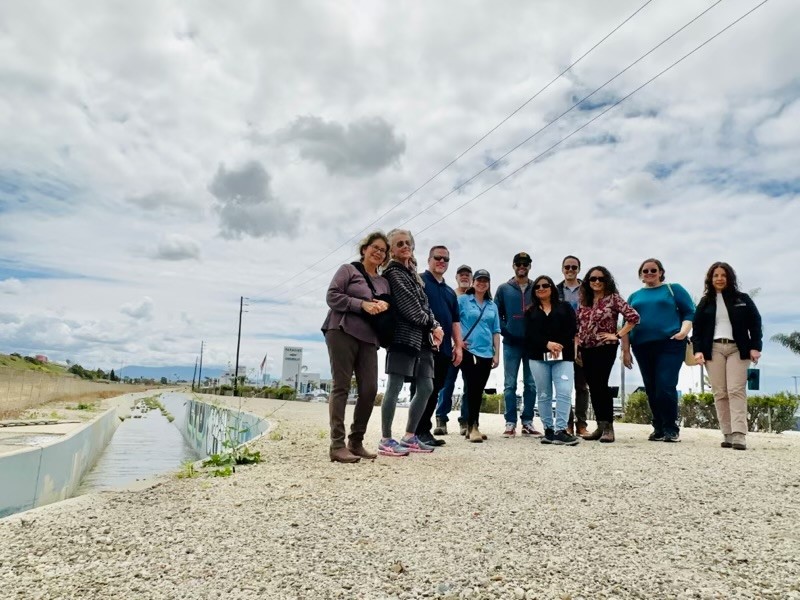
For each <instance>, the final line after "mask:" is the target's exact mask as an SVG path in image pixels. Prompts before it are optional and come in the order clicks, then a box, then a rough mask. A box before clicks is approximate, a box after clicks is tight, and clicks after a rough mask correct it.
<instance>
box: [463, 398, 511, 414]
mask: <svg viewBox="0 0 800 600" xmlns="http://www.w3.org/2000/svg"><path fill="white" fill-rule="evenodd" d="M463 400H466V398H464V399H462V401H463ZM481 412H484V413H494V414H497V413H500V412H503V394H484V395H483V400H482V401H481Z"/></svg>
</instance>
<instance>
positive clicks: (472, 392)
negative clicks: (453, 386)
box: [458, 269, 500, 443]
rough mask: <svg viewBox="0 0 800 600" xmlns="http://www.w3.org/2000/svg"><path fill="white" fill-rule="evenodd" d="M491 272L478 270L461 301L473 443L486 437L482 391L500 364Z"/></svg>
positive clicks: (463, 361)
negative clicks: (482, 417) (482, 430)
mask: <svg viewBox="0 0 800 600" xmlns="http://www.w3.org/2000/svg"><path fill="white" fill-rule="evenodd" d="M490 283H491V278H490V276H489V271H487V270H486V269H478V270H477V271H475V274H474V275H473V283H472V287H471V288H469V289H468V290H467V291H466V292H465V293H464V294H462V295H461V296H459V297H458V312H459V317H460V320H461V332H462V335H463V336H464V337H463V340H462V342H463V345H464V349H463V353H462V358H461V372H462V374H463V376H464V389H465V390H466V394H467V434H466V436H465V437H466V439H468V440H469V441H470V442H478V443H480V442H482V441H483V440H485V439H486V436H485V435H484V434H482V433H481V431H480V429H478V425H479V423H478V421H479V418H480V411H481V402H482V401H483V389H484V388H485V387H486V382H487V381H488V380H489V373H490V372H491V370H492V369H495V368H497V365H498V364H499V363H500V312H499V311H498V309H497V305H496V304H495V303H494V302H493V301H492V290H491V288H490Z"/></svg>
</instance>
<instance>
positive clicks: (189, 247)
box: [154, 233, 200, 260]
mask: <svg viewBox="0 0 800 600" xmlns="http://www.w3.org/2000/svg"><path fill="white" fill-rule="evenodd" d="M154 258H156V259H158V260H198V259H199V258H200V244H198V243H197V242H196V241H195V240H194V239H192V238H190V237H189V236H188V235H183V234H180V233H168V234H166V235H165V236H164V237H163V238H162V239H161V241H160V242H159V243H158V248H157V249H156V252H155V255H154Z"/></svg>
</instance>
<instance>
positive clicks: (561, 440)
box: [552, 429, 578, 446]
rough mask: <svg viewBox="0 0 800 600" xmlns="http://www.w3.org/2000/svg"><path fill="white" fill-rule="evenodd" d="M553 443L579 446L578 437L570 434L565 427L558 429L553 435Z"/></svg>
mask: <svg viewBox="0 0 800 600" xmlns="http://www.w3.org/2000/svg"><path fill="white" fill-rule="evenodd" d="M552 443H553V444H556V445H558V446H577V445H578V438H576V437H575V436H574V435H570V434H568V433H567V432H566V431H565V430H564V429H562V430H561V431H557V432H556V433H555V435H554V436H553V442H552Z"/></svg>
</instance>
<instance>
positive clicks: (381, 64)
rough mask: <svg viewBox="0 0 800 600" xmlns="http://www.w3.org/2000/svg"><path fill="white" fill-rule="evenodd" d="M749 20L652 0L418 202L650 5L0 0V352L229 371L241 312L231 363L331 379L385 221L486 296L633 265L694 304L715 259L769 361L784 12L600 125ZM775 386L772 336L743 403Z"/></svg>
mask: <svg viewBox="0 0 800 600" xmlns="http://www.w3.org/2000/svg"><path fill="white" fill-rule="evenodd" d="M758 2H759V0H747V1H745V0H724V1H722V2H711V1H709V0H702V1H699V2H698V1H697V0H691V1H690V0H670V1H669V2H667V1H666V0H652V1H651V2H649V3H648V4H647V5H646V6H645V7H644V8H642V9H641V11H640V12H639V13H637V14H636V15H635V16H634V17H633V18H632V19H631V20H630V21H629V22H627V23H626V24H625V25H623V26H622V27H621V28H620V29H619V30H618V31H616V32H615V33H614V34H613V35H611V36H610V37H609V38H608V39H607V40H605V41H604V42H603V43H601V44H600V45H599V46H598V47H597V48H595V49H594V50H592V51H591V52H589V54H588V55H586V56H585V57H584V58H583V59H581V61H580V62H579V63H578V64H577V65H575V66H574V67H572V68H571V69H569V70H568V71H567V72H566V73H564V75H563V76H561V77H559V78H558V79H556V80H555V81H554V82H553V83H552V84H551V85H550V86H549V87H548V88H547V89H545V90H544V91H542V92H541V93H540V94H539V95H538V96H536V97H535V98H534V99H533V100H531V101H530V102H529V103H527V104H526V105H525V106H524V107H523V108H521V109H520V110H519V111H518V112H517V113H516V114H514V115H513V116H511V117H510V118H508V120H507V121H505V122H504V123H503V124H502V125H500V126H499V127H498V128H497V129H496V130H495V131H494V132H492V133H491V134H490V135H489V136H488V137H486V139H484V140H483V141H481V142H480V143H479V144H477V145H476V146H475V147H474V148H472V149H471V150H470V151H469V152H467V153H465V154H464V155H463V156H462V157H461V158H459V159H458V160H457V161H456V162H455V163H454V164H452V166H450V167H449V168H447V169H446V170H444V171H443V172H442V173H441V174H439V175H438V176H436V177H434V178H433V179H431V178H432V177H433V176H434V175H436V174H437V173H438V172H439V171H440V170H441V169H442V168H443V167H445V166H446V165H447V164H448V163H450V162H451V161H453V160H454V159H455V158H457V157H459V155H461V154H462V153H463V152H464V150H466V149H467V148H469V147H470V146H471V145H472V144H473V143H474V142H476V140H479V139H480V138H481V137H482V136H483V135H484V134H486V133H487V132H489V131H490V130H492V128H494V127H495V126H496V125H498V124H499V123H501V122H502V121H503V120H504V119H505V118H506V117H508V116H509V115H510V114H511V113H512V112H513V111H515V110H516V109H518V108H519V107H520V106H521V105H523V103H525V102H526V101H527V100H529V99H530V98H531V97H533V96H534V95H536V94H537V92H539V91H540V90H542V88H544V87H545V86H546V85H547V84H548V83H549V82H551V81H553V80H554V78H556V77H557V76H558V75H559V74H560V73H562V71H564V70H565V69H567V67H569V65H570V64H571V63H573V62H574V61H575V60H577V59H578V58H579V57H581V56H582V55H583V54H584V53H586V52H587V51H588V50H590V49H591V48H592V46H594V45H595V44H596V43H597V42H599V41H600V40H601V39H602V38H603V37H604V36H606V35H607V34H608V33H609V32H610V31H612V30H613V29H614V28H615V27H616V26H617V25H619V24H620V23H621V22H622V21H623V20H624V19H626V18H627V17H629V16H630V15H631V14H632V13H634V12H635V11H636V10H637V9H638V8H640V7H641V6H642V5H643V4H644V0H608V1H606V2H595V1H593V0H575V1H573V2H569V3H563V2H559V1H557V0H548V1H536V2H526V1H521V0H520V1H516V0H505V1H502V0H501V1H495V2H485V1H484V2H479V1H465V0H458V1H457V2H456V1H454V0H453V1H441V2H426V3H421V2H418V3H398V2H388V1H383V0H371V1H369V2H367V1H361V2H355V1H339V2H322V1H316V2H312V1H296V2H291V3H289V2H256V1H243V2H237V3H233V4H231V3H219V2H214V1H210V0H206V1H197V2H192V3H179V2H172V1H167V0H158V1H148V0H141V1H137V2H116V1H113V2H106V1H99V0H97V1H91V0H87V1H85V2H81V3H80V4H78V3H67V2H61V1H55V0H54V1H49V2H48V1H42V0H7V1H5V2H3V3H1V4H0V90H2V93H1V94H0V130H1V131H2V132H3V133H2V136H0V351H2V352H12V351H16V352H20V353H29V354H34V353H37V354H38V353H43V354H46V355H48V356H50V357H51V358H52V359H54V360H66V359H69V360H72V361H76V362H80V363H81V364H83V365H84V366H87V367H93V368H96V367H100V368H103V369H109V368H118V367H120V366H123V365H125V364H128V365H132V364H137V365H151V366H162V365H190V364H193V363H194V362H195V359H196V357H197V355H198V352H199V348H200V342H201V340H203V341H204V342H205V356H204V362H205V363H206V364H210V365H221V366H224V365H227V364H229V363H233V361H234V360H235V355H236V338H237V326H238V318H239V299H240V297H242V296H244V297H246V298H247V300H246V306H245V310H246V311H247V312H245V313H244V314H243V319H242V340H241V356H240V364H244V365H247V366H248V367H251V368H252V367H257V366H258V365H259V363H261V361H262V359H263V358H264V356H265V354H266V355H267V356H268V370H269V371H270V372H271V373H272V374H273V375H275V376H277V375H279V374H280V366H281V353H282V348H283V347H284V346H286V345H289V346H302V347H303V348H304V363H305V364H306V365H307V366H308V370H309V371H311V372H319V373H321V374H322V376H323V377H325V376H327V375H328V374H329V363H328V357H327V351H326V349H325V345H324V341H323V338H322V335H321V333H320V326H321V324H322V322H323V320H324V318H325V314H326V311H327V307H326V304H325V291H326V288H327V285H328V282H329V281H330V278H331V276H332V274H333V272H334V271H335V269H336V268H337V267H338V266H339V265H341V264H342V263H344V262H349V261H351V260H353V259H354V257H355V255H356V246H357V241H358V239H359V238H360V237H361V236H363V235H364V233H366V232H367V231H370V230H372V229H375V228H380V229H383V230H388V229H391V228H393V227H398V226H403V227H405V228H408V229H410V230H411V231H412V232H413V233H414V234H415V237H416V240H417V247H418V255H419V256H421V257H422V258H423V259H424V258H425V257H426V256H427V249H428V248H429V247H430V246H431V245H433V244H444V245H446V246H448V247H449V248H450V252H451V257H452V261H453V262H452V263H451V264H454V265H458V264H461V263H468V264H470V265H472V267H473V268H486V269H489V270H490V272H491V273H492V283H493V287H496V286H497V285H498V284H499V283H500V282H502V281H503V280H505V279H507V278H509V277H511V274H512V273H511V262H512V257H513V255H514V254H515V253H516V252H519V251H522V250H524V251H526V252H528V253H529V254H531V255H532V256H533V268H532V274H536V275H538V274H549V275H551V276H553V277H554V278H555V279H556V280H558V279H559V278H560V277H559V275H560V264H561V259H562V257H563V256H564V255H566V254H574V255H577V256H578V257H580V259H581V261H582V263H583V265H584V266H585V267H589V266H591V265H596V264H602V265H605V266H606V267H607V268H609V269H610V270H611V272H612V273H613V274H614V275H615V277H616V279H617V281H618V284H619V287H620V290H621V292H622V293H623V294H624V295H626V296H627V295H628V294H630V293H631V292H633V291H634V290H636V289H637V288H638V287H639V286H640V285H641V284H640V282H639V281H638V279H637V276H636V271H637V267H638V265H639V263H640V262H641V261H642V260H643V259H644V258H647V257H650V256H655V257H658V258H660V259H661V260H662V261H663V262H664V264H665V267H666V272H667V279H668V280H669V281H671V282H675V283H680V284H682V285H683V286H684V287H686V288H687V289H688V290H689V291H690V293H691V294H692V295H693V296H695V297H696V298H699V297H700V295H701V294H702V287H703V279H704V275H705V271H706V269H707V268H708V266H709V265H710V264H711V263H713V262H714V261H717V260H725V261H727V262H729V263H731V264H732V265H733V266H734V268H735V269H736V270H737V272H738V275H739V279H740V282H741V287H742V289H744V290H752V289H758V290H759V292H758V294H757V296H756V298H755V299H756V302H757V305H758V307H759V309H760V311H761V313H762V315H763V318H764V331H765V339H766V340H768V339H769V337H770V336H771V335H773V334H775V333H778V332H786V333H788V332H790V331H793V330H796V329H800V327H798V324H800V308H798V305H797V302H796V296H797V292H798V284H797V281H796V280H794V279H793V276H792V274H791V273H790V271H791V270H792V268H793V267H794V266H795V265H797V264H798V263H800V247H799V246H798V244H797V243H796V236H797V230H798V224H800V197H799V196H800V177H799V176H798V173H797V165H798V164H800V135H799V134H800V63H798V61H797V41H796V23H797V22H798V20H800V4H798V3H797V2H791V1H788V0H769V1H768V2H767V3H766V4H764V5H763V6H761V7H760V8H758V9H757V10H756V11H755V12H753V13H752V14H751V15H749V16H748V17H746V18H745V19H743V20H742V21H741V22H739V23H738V24H736V25H735V26H733V27H732V28H731V29H730V30H728V31H726V32H725V33H723V34H721V35H720V36H719V37H717V38H716V39H714V40H713V41H711V42H710V43H708V44H707V45H706V46H704V47H702V48H701V49H699V50H698V51H697V52H695V53H694V54H692V55H691V56H689V57H688V58H686V59H685V60H684V61H682V62H681V63H680V64H678V65H677V66H675V67H674V68H672V69H671V70H669V71H668V72H666V73H665V74H663V75H661V76H660V77H659V78H658V79H656V80H654V81H653V82H652V83H649V84H648V85H647V86H646V87H644V88H642V89H641V90H639V91H637V92H636V93H634V94H633V95H631V96H630V97H628V98H627V99H625V100H624V101H622V102H621V103H620V104H619V105H617V106H615V107H613V105H614V104H615V103H616V102H618V101H620V100H622V99H623V98H625V97H626V96H627V95H628V94H630V93H631V92H632V91H634V90H635V89H636V88H638V87H639V86H641V85H642V84H644V83H645V82H647V81H648V80H649V79H651V78H652V77H653V76H655V75H656V74H658V73H659V72H661V71H662V70H663V69H665V68H667V67H668V66H670V65H671V64H672V63H673V62H674V61H676V60H678V59H679V58H680V57H682V56H684V55H685V54H687V53H688V52H690V51H691V50H692V49H694V48H695V47H697V46H698V45H700V44H701V43H703V42H704V41H706V40H707V39H708V38H710V37H711V36H713V35H714V34H716V33H717V32H718V31H720V30H722V29H723V28H724V27H726V26H727V25H728V24H729V23H731V22H732V21H734V20H735V19H737V18H739V17H740V16H741V15H742V14H744V13H746V12H747V11H748V10H750V9H751V8H753V7H754V6H756V5H757V4H758ZM706 9H709V10H708V12H707V13H706V14H704V15H703V16H702V17H700V18H699V19H697V20H696V21H695V22H694V23H692V24H691V25H689V26H688V27H686V28H685V29H684V30H682V31H681V32H680V33H678V34H677V35H675V36H674V37H673V38H672V39H670V40H669V41H668V42H666V43H664V44H663V45H662V46H660V47H659V48H658V49H656V50H655V51H653V52H652V53H651V54H649V55H648V56H647V57H646V58H644V59H643V60H641V61H640V62H638V63H637V64H635V65H634V66H632V67H631V68H630V69H628V70H627V71H625V72H624V73H623V74H622V75H620V76H619V77H617V78H615V79H613V81H611V83H609V84H608V85H607V86H605V87H604V88H602V89H601V90H600V91H598V92H597V93H595V94H594V95H592V96H591V97H590V98H588V99H587V100H585V101H584V102H583V103H581V104H579V105H578V106H577V107H575V108H573V109H572V110H570V111H569V112H567V113H566V114H563V113H565V112H566V111H568V110H569V109H570V108H571V107H573V105H575V104H576V103H578V102H579V101H581V100H582V99H583V98H584V97H586V96H587V95H589V94H591V93H592V92H593V91H594V90H595V89H596V88H598V87H600V86H602V85H603V84H604V83H606V82H607V81H608V80H609V79H611V78H612V77H614V75H616V74H617V73H619V72H620V71H622V70H623V69H625V68H626V67H627V66H628V65H630V64H631V63H633V62H634V61H636V60H637V59H638V58H639V57H641V56H642V55H643V54H645V53H646V52H647V51H648V50H650V49H651V48H653V47H654V46H656V45H657V44H659V43H660V42H662V40H664V39H665V38H667V37H668V36H670V35H671V34H673V33H674V32H675V31H676V30H678V29H679V28H681V27H682V26H684V25H685V24H687V23H688V22H689V21H690V20H692V19H694V18H695V17H697V15H699V14H700V13H701V12H702V11H704V10H706ZM792 40H795V41H794V42H793V41H792ZM612 107H613V108H612ZM607 109H608V112H607V113H605V114H602V113H603V112H604V111H606V110H607ZM562 115H563V116H562ZM595 117H597V118H596V119H595ZM592 119H595V120H594V121H592V122H591V123H589V121H591V120H592ZM551 123H552V124H551ZM587 123H588V124H587ZM581 127H582V129H580V130H579V131H577V133H574V134H573V135H571V136H570V134H572V133H573V132H574V131H576V130H578V129H579V128H581ZM537 132H538V133H537ZM566 136H570V137H569V138H568V139H566V140H565V141H563V142H561V140H562V139H564V138H565V137H566ZM525 140H527V141H525ZM523 141H525V143H522V142H523ZM559 142H561V143H560V144H559V145H557V146H556V147H554V148H552V150H550V151H549V152H547V151H548V150H549V149H550V148H551V147H552V146H553V145H554V144H557V143H559ZM521 143H522V144H521ZM520 144H521V145H520ZM514 148H517V149H516V150H513V149H514ZM512 150H513V151H512ZM509 151H511V152H510V153H509ZM537 157H538V158H537ZM533 159H536V160H533ZM532 160H533V162H531V163H530V164H529V165H528V166H527V167H524V168H521V167H523V165H525V164H526V163H529V162H530V161H532ZM520 168H521V169H520ZM518 169H520V170H518ZM517 170H518V171H517ZM481 171H482V172H481ZM514 171H517V172H516V174H513V175H512V173H514ZM478 173H480V174H478ZM476 174H477V176H476ZM506 177H507V179H504V180H503V181H502V182H501V181H500V180H501V179H503V178H506ZM426 182H427V183H426ZM498 182H499V183H498ZM421 186H422V187H421ZM490 186H494V187H491V189H489V188H490ZM487 189H488V191H486V190H487ZM484 192H485V193H484ZM412 193H413V194H412ZM584 273H585V271H584ZM447 277H448V278H449V279H450V281H454V273H452V272H451V273H448V274H447ZM798 363H800V357H797V356H796V355H792V354H791V353H790V352H789V351H788V350H785V349H783V348H782V347H780V346H778V345H777V344H775V343H773V342H769V341H766V342H765V347H764V355H763V358H762V361H761V363H760V367H761V369H762V382H763V383H764V384H765V385H764V387H765V389H768V390H769V389H791V388H793V386H794V383H793V380H792V379H791V376H792V375H800V364H798ZM501 371H502V369H500V370H498V371H496V372H494V373H493V375H492V379H490V382H489V384H490V385H494V386H495V387H502V382H501V381H500V379H501ZM686 371H687V372H686V373H684V375H683V377H682V385H683V386H684V387H686V386H689V385H691V378H692V374H691V372H690V371H689V370H686ZM629 377H630V380H629V381H631V382H635V381H637V379H639V376H638V372H637V371H636V370H634V372H632V373H631V374H630V376H629ZM695 379H696V375H695ZM639 380H640V379H639ZM612 381H613V378H612ZM629 385H630V384H629Z"/></svg>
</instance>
